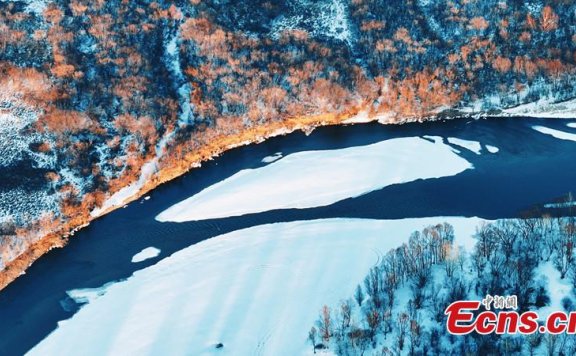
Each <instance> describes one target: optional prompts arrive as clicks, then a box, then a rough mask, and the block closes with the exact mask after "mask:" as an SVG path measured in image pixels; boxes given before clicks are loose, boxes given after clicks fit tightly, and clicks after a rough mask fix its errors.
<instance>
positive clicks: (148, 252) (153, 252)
mask: <svg viewBox="0 0 576 356" xmlns="http://www.w3.org/2000/svg"><path fill="white" fill-rule="evenodd" d="M159 254H160V250H159V249H157V248H156V247H146V248H145V249H143V250H142V251H140V252H138V253H137V254H135V255H134V256H133V257H132V263H138V262H142V261H146V260H148V259H151V258H154V257H157V256H158V255H159Z"/></svg>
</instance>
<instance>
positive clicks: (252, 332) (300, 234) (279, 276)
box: [30, 217, 481, 355]
mask: <svg viewBox="0 0 576 356" xmlns="http://www.w3.org/2000/svg"><path fill="white" fill-rule="evenodd" d="M444 221H446V222H448V223H450V224H452V225H453V226H454V228H455V234H456V242H455V244H456V245H463V246H465V247H466V248H467V249H469V248H470V247H471V246H472V245H473V244H474V241H473V239H472V238H471V236H472V235H473V233H474V232H475V227H476V226H477V225H478V224H479V223H480V221H481V220H480V219H478V218H454V217H450V218H444V217H435V218H421V219H404V220H390V221H388V220H363V219H327V220H314V221H303V222H291V223H279V224H270V225H263V226H257V227H253V228H249V229H245V230H239V231H235V232H232V233H229V234H226V235H222V236H219V237H216V238H212V239H209V240H206V241H203V242H200V243H199V244H196V245H193V246H191V247H188V248H186V249H184V250H181V251H179V252H177V253H175V254H174V255H172V256H170V257H168V258H166V259H164V260H162V261H160V262H159V263H158V264H156V265H154V266H151V267H149V268H146V269H143V270H141V271H138V272H136V273H135V274H134V275H133V276H132V277H130V278H129V279H127V280H126V281H122V282H118V283H116V284H113V285H109V286H105V287H104V288H96V289H90V290H77V291H70V292H69V293H68V294H69V295H70V296H72V297H73V298H76V299H77V300H78V301H80V302H88V304H87V305H85V306H84V307H83V308H82V309H81V310H80V311H79V312H78V313H77V314H75V315H74V316H73V317H72V318H71V319H69V320H67V321H63V322H60V323H59V327H58V329H56V330H55V331H54V332H53V333H52V334H50V335H49V336H48V337H47V338H46V339H45V340H43V341H42V342H41V343H40V344H39V345H37V346H36V347H35V348H34V349H33V350H32V351H31V352H30V354H31V355H56V354H58V355H70V354H78V350H82V354H83V355H104V354H116V355H136V354H137V355H146V354H161V355H203V354H212V353H219V354H227V355H258V354H267V355H280V354H282V355H299V354H311V353H312V352H311V349H310V347H309V345H308V343H307V340H306V338H307V332H308V330H309V329H310V326H311V325H313V323H314V321H315V320H316V318H317V315H318V312H319V310H320V308H321V307H322V306H323V305H324V304H327V305H335V304H336V303H337V302H339V301H340V300H341V299H345V298H348V297H350V296H351V295H352V294H353V292H354V288H355V287H356V285H357V284H358V283H359V282H361V281H362V280H363V278H364V276H365V275H366V274H367V272H368V270H369V269H370V268H371V267H372V266H374V265H375V264H376V263H378V262H379V259H380V257H381V256H382V255H383V254H384V253H386V252H387V251H388V250H389V249H391V248H394V247H397V246H399V245H400V244H401V243H402V242H405V241H407V240H408V237H409V235H410V233H411V232H412V231H414V230H421V229H422V228H423V227H425V226H428V225H430V224H436V223H439V222H444ZM218 343H222V344H223V348H222V349H216V347H215V345H216V344H218Z"/></svg>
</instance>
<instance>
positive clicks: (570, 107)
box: [503, 99, 576, 119]
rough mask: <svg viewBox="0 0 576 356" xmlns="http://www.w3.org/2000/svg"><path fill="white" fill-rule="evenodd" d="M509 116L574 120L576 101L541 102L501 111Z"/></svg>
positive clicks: (575, 116)
mask: <svg viewBox="0 0 576 356" xmlns="http://www.w3.org/2000/svg"><path fill="white" fill-rule="evenodd" d="M503 113H504V114H507V115H510V116H528V117H539V118H551V119H574V118H576V99H572V100H568V101H564V102H559V103H554V102H552V101H550V100H541V101H536V102H533V103H528V104H524V105H520V106H517V107H514V108H511V109H505V110H503Z"/></svg>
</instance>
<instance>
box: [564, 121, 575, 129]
mask: <svg viewBox="0 0 576 356" xmlns="http://www.w3.org/2000/svg"><path fill="white" fill-rule="evenodd" d="M566 126H568V127H572V128H574V129H576V122H570V123H568V124H566Z"/></svg>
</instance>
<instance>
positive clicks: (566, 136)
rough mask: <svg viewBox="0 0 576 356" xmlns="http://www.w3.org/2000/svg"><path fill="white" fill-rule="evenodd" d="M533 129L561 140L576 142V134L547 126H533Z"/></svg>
mask: <svg viewBox="0 0 576 356" xmlns="http://www.w3.org/2000/svg"><path fill="white" fill-rule="evenodd" d="M532 128H533V129H534V130H536V131H538V132H540V133H543V134H546V135H550V136H553V137H555V138H558V139H561V140H567V141H574V142H576V134H573V133H569V132H564V131H560V130H555V129H551V128H549V127H545V126H532Z"/></svg>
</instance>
